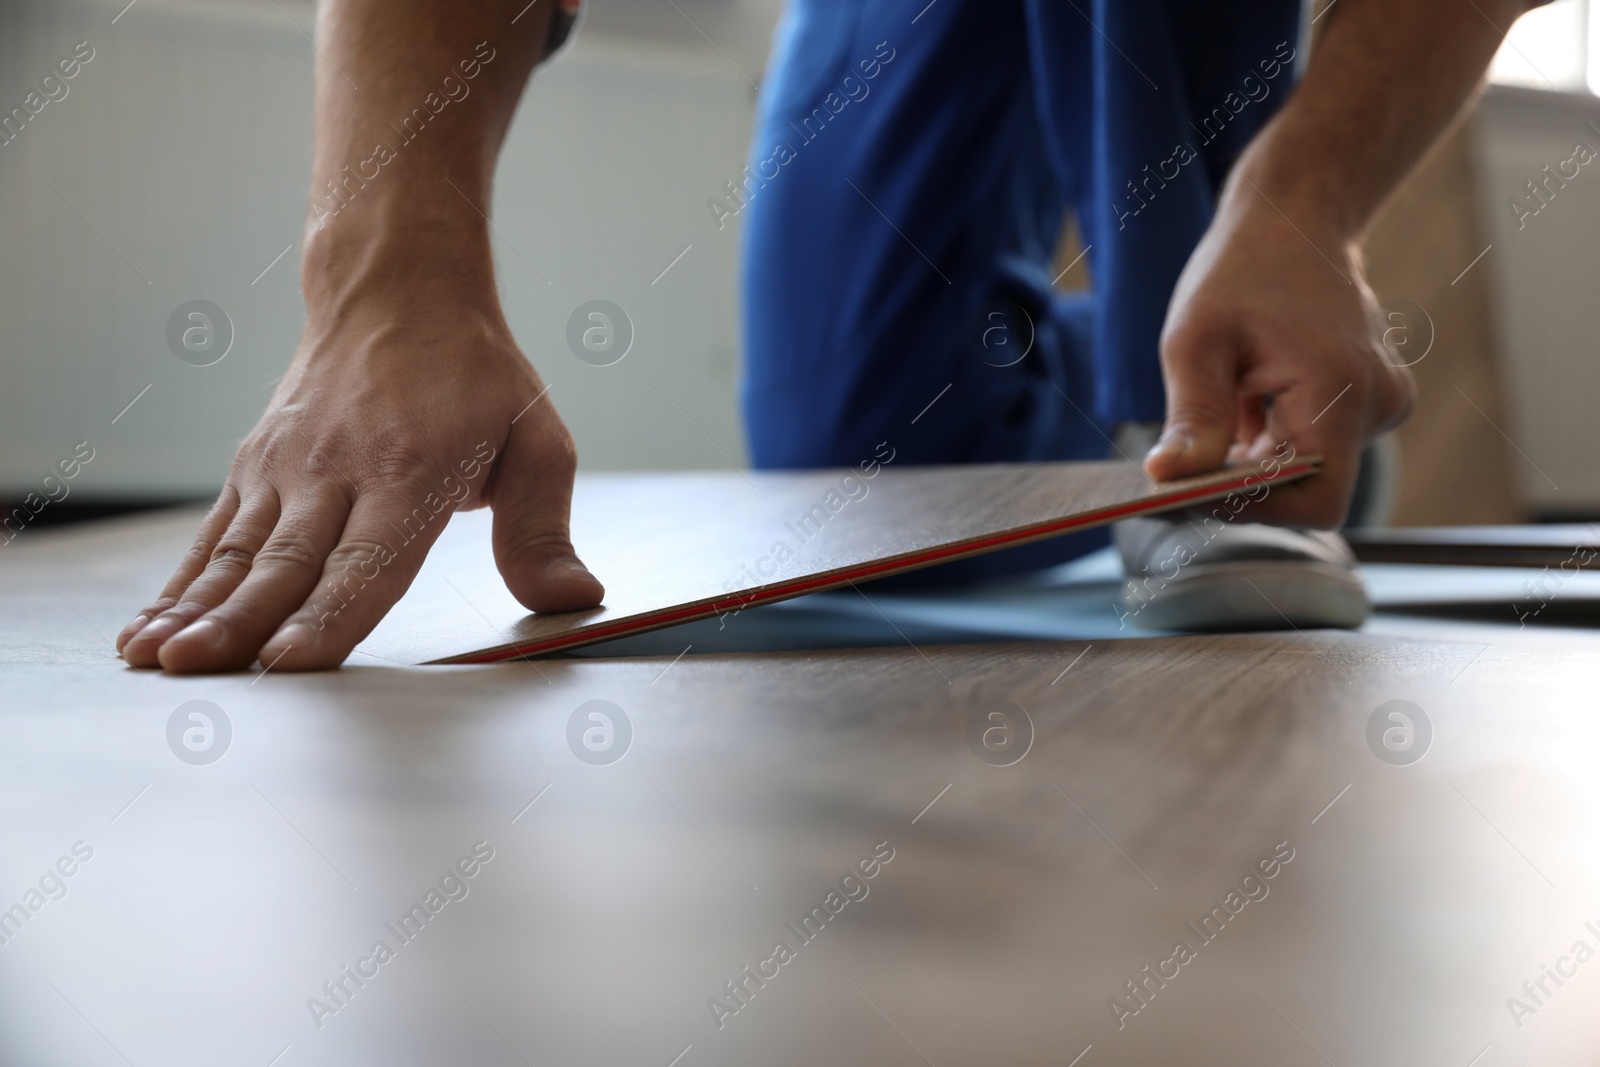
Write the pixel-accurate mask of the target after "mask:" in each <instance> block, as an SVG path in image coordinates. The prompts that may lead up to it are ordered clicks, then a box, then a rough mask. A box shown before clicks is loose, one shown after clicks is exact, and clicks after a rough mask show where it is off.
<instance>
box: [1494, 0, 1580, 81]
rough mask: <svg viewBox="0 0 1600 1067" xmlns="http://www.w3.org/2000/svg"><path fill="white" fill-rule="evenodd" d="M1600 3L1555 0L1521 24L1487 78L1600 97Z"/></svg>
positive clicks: (1516, 27)
mask: <svg viewBox="0 0 1600 1067" xmlns="http://www.w3.org/2000/svg"><path fill="white" fill-rule="evenodd" d="M1596 30H1600V0H1555V3H1552V4H1547V5H1545V6H1544V7H1541V8H1536V9H1534V10H1533V11H1530V12H1528V14H1526V15H1524V16H1522V18H1520V19H1518V20H1517V23H1516V25H1515V26H1513V27H1512V28H1511V32H1510V33H1509V34H1508V35H1507V36H1506V43H1505V44H1504V45H1502V46H1501V48H1500V52H1499V54H1497V55H1496V56H1495V57H1494V63H1493V64H1492V65H1491V66H1490V68H1489V79H1490V80H1491V81H1495V82H1500V83H1502V84H1506V85H1527V86H1531V87H1533V88H1536V89H1558V90H1564V91H1567V92H1593V93H1600V44H1597V42H1595V40H1594V39H1593V37H1592V36H1591V34H1593V33H1594V32H1595V31H1596Z"/></svg>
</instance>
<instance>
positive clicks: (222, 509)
mask: <svg viewBox="0 0 1600 1067" xmlns="http://www.w3.org/2000/svg"><path fill="white" fill-rule="evenodd" d="M488 292H489V293H490V294H491V301H492V293H493V289H492V285H491V287H490V288H489V290H488ZM463 296H464V294H461V293H451V292H443V291H437V290H436V291H433V292H413V293H410V294H408V295H406V296H404V297H402V296H400V295H399V294H397V293H388V294H386V295H384V296H383V297H382V298H381V299H371V298H366V297H356V298H355V299H354V301H353V302H352V303H341V304H340V306H339V307H338V308H337V311H336V313H330V314H329V315H328V317H327V319H326V320H325V324H324V323H318V322H313V325H312V326H311V327H310V328H308V330H307V332H306V336H305V339H304V340H303V341H302V342H301V346H300V350H299V352H298V354H297V355H296V356H295V359H294V362H293V364H292V365H291V367H290V369H289V373H288V374H287V376H285V378H284V379H283V381H282V383H281V384H280V385H279V386H278V389H277V393H276V395H275V396H273V398H272V400H271V402H270V403H269V404H268V406H267V410H266V412H265V413H264V414H263V415H262V417H261V421H260V422H259V423H258V424H257V425H256V428H255V430H254V431H253V432H252V433H251V434H250V436H249V437H248V438H246V440H245V442H244V445H243V446H242V447H241V448H240V450H239V454H238V457H237V458H236V459H235V460H234V464H233V471H232V473H231V474H230V475H229V476H228V480H227V483H226V485H225V486H224V488H223V490H222V495H221V496H220V497H219V498H218V500H217V503H216V506H215V507H213V508H212V510H211V513H210V514H209V515H207V516H206V519H205V521H204V523H203V524H202V525H201V528H200V532H199V534H198V535H197V536H196V538H195V543H194V547H193V548H191V549H190V551H189V553H188V555H186V556H185V557H184V559H183V562H182V563H181V564H180V565H179V567H178V570H177V572H176V573H175V574H174V575H173V576H172V580H171V581H169V582H168V583H167V586H166V588H165V589H163V590H162V592H161V595H160V596H159V597H158V598H157V599H156V600H155V602H154V603H152V604H151V605H150V606H149V607H147V608H146V609H145V610H144V611H143V612H141V613H140V614H139V616H138V617H137V618H135V619H134V621H133V622H131V623H130V624H129V625H128V627H127V628H126V629H125V630H124V631H123V632H122V634H121V635H120V636H119V637H118V640H117V645H118V649H119V651H121V653H122V655H123V657H124V658H125V659H126V660H127V661H128V662H129V663H131V664H133V665H134V666H136V667H155V666H161V667H164V668H166V669H167V670H169V671H183V672H188V671H216V670H229V669H236V668H240V667H244V666H247V665H248V664H249V663H250V662H251V661H252V660H255V659H257V658H259V659H260V661H261V663H262V664H263V665H266V664H272V665H274V667H275V669H277V670H300V669H313V668H321V667H333V666H337V665H338V664H339V663H341V662H342V661H343V660H344V659H345V657H346V656H348V655H349V654H350V650H351V649H352V648H353V647H354V646H355V645H356V643H357V642H359V641H360V640H361V639H362V638H363V637H365V636H366V635H367V634H368V633H369V632H370V631H371V630H372V628H373V627H374V626H376V625H377V623H378V620H379V619H381V618H382V617H383V615H384V614H385V613H386V612H387V611H388V610H389V609H390V608H391V607H393V606H394V603H395V601H397V600H399V599H400V596H401V594H403V593H404V592H405V591H406V588H407V587H408V586H409V585H410V584H411V580H412V579H413V578H414V577H415V576H416V573H417V570H418V568H420V567H421V566H422V560H423V557H424V556H425V555H426V553H427V551H428V549H429V547H430V546H431V545H432V544H433V542H434V541H435V540H436V539H437V538H438V536H439V534H440V532H441V531H442V530H443V529H444V526H445V524H446V523H447V522H448V521H449V518H450V513H451V512H453V511H458V510H465V509H468V508H474V507H481V506H483V505H485V504H488V505H491V506H493V508H494V511H495V516H494V552H495V560H496V562H497V564H498V565H499V568H500V572H501V574H502V576H503V577H504V578H505V582H506V585H507V586H508V587H509V588H510V590H511V591H512V593H514V594H515V595H516V597H517V599H518V600H520V601H521V602H522V603H523V604H524V605H526V606H527V607H528V608H530V609H532V610H534V611H572V610H576V609H579V608H586V607H591V606H593V605H595V604H598V603H599V602H600V599H601V597H602V595H603V593H604V590H603V589H602V587H601V585H600V583H599V582H598V581H597V580H596V579H595V577H594V576H593V575H592V574H590V573H589V571H588V570H587V569H586V568H585V567H584V566H583V564H582V563H581V562H579V560H578V557H577V554H576V553H575V552H574V551H573V548H572V543H571V541H570V540H569V538H568V533H567V519H568V507H569V502H570V499H571V493H572V479H573V472H574V469H575V466H576V453H575V451H574V449H573V445H572V438H571V437H570V436H569V435H568V433H567V429H566V427H565V426H564V425H563V424H562V422H561V418H560V416H559V415H557V414H556V410H555V407H554V406H553V405H552V404H551V402H550V398H549V397H548V396H545V395H544V386H543V384H542V383H541V382H540V380H539V376H538V374H537V373H536V372H535V371H534V369H533V367H532V366H531V365H530V364H529V363H528V361H527V360H526V359H525V358H524V357H523V355H522V353H521V352H520V351H518V349H517V346H516V344H515V342H514V341H513V340H512V339H511V335H510V332H509V330H508V329H507V328H506V324H505V322H504V320H503V319H502V318H501V316H500V313H499V310H498V308H497V307H494V306H483V305H484V304H485V301H484V300H482V299H479V300H477V301H471V302H469V301H467V300H464V299H462V297H463Z"/></svg>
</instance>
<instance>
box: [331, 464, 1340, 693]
mask: <svg viewBox="0 0 1600 1067" xmlns="http://www.w3.org/2000/svg"><path fill="white" fill-rule="evenodd" d="M1319 463H1320V460H1319V459H1318V457H1301V458H1299V459H1297V460H1295V461H1293V462H1291V463H1289V464H1286V465H1281V466H1275V469H1273V470H1272V471H1271V473H1268V472H1267V471H1266V470H1264V469H1263V468H1260V467H1237V468H1232V469H1228V470H1223V471H1218V472H1214V473H1211V474H1207V475H1203V476H1201V477H1197V478H1190V479H1186V480H1184V481H1178V482H1170V483H1166V484H1161V485H1157V484H1156V483H1153V482H1151V481H1150V480H1149V479H1147V478H1146V477H1145V476H1144V474H1143V472H1142V471H1140V470H1139V468H1138V467H1136V466H1135V465H1133V464H1131V463H1127V462H1123V461H1108V462H1103V463H1026V464H995V465H967V466H960V467H906V468H893V467H887V466H882V467H878V468H877V469H876V470H875V471H874V475H873V476H872V477H870V478H869V477H867V476H866V475H865V474H864V472H862V471H859V470H834V471H811V472H802V473H749V474H746V473H743V472H732V471H730V472H713V473H706V472H693V473H673V474H662V473H652V474H615V475H612V474H596V475H586V476H584V477H582V478H580V479H579V481H578V487H577V491H576V494H575V496H574V500H573V541H574V543H575V544H576V545H577V548H578V552H579V554H580V555H582V556H583V558H584V560H585V562H586V563H588V565H589V567H590V569H591V570H593V571H594V572H595V574H596V575H598V576H599V577H600V579H601V581H602V582H604V583H605V584H606V587H607V591H608V592H607V597H606V602H605V604H604V605H603V606H602V607H600V608H597V609H594V610H591V611H582V612H573V613H569V614H562V615H530V614H529V613H528V611H527V610H526V609H525V608H523V607H522V606H521V605H520V604H518V603H517V601H516V600H515V599H514V598H513V597H512V596H511V594H510V593H509V592H508V591H507V590H506V589H505V585H504V583H503V582H502V581H501V579H500V576H499V574H498V572H497V571H496V570H495V567H494V561H493V559H492V558H491V556H490V553H489V529H488V528H489V523H490V517H489V516H488V515H487V514H485V513H482V512H469V513H466V514H462V515H457V516H456V517H455V518H454V519H453V520H452V521H451V524H450V527H449V528H448V529H447V530H446V531H445V533H444V535H443V537H442V538H441V539H440V541H439V543H438V544H437V545H436V546H435V547H434V549H433V552H432V554H431V555H430V556H429V559H428V562H427V563H426V564H425V565H424V567H423V570H422V573H421V574H420V575H419V576H418V578H417V581H416V583H415V584H414V585H413V586H412V589H411V590H410V592H408V593H407V594H406V596H405V598H404V599H402V600H401V602H400V604H399V605H398V606H397V607H396V608H395V610H394V611H393V612H392V613H391V614H390V615H389V617H388V618H387V619H385V620H384V622H383V623H382V624H380V625H379V627H378V629H377V630H375V631H374V632H373V634H372V635H371V636H370V637H369V638H368V639H367V640H366V641H365V642H363V644H362V645H361V646H360V649H361V651H363V652H365V653H368V654H370V655H374V656H378V657H380V658H383V659H387V660H392V661H395V662H401V663H482V662H490V661H494V660H503V659H512V658H518V657H523V656H531V655H541V654H546V653H550V652H558V651H562V650H565V649H571V648H577V647H580V646H582V645H587V644H592V643H594V642H597V641H604V640H607V639H610V638H614V637H622V636H626V635H630V634H636V633H643V632H645V631H648V630H653V629H657V628H660V627H664V626H670V625H673V624H676V623H681V622H689V621H692V620H694V619H703V618H710V617H712V616H717V615H727V614H732V613H736V612H738V611H741V610H743V609H745V608H749V607H753V606H755V605H758V604H767V603H773V602H775V601H779V600H786V599H788V598H790V597H796V596H800V595H802V594H805V593H812V592H818V591H821V590H824V589H834V588H839V587H841V586H847V585H850V584H852V583H856V582H861V581H867V580H870V579H874V578H882V577H887V576H889V575H893V574H899V573H903V572H906V571H911V570H916V569H918V568H921V567H927V566H932V565H935V564H939V563H947V562H951V561H954V560H959V559H964V558H967V557H970V556H975V555H980V554H983V553H987V552H993V551H997V550H999V549H1003V548H1010V547H1013V546H1017V545H1023V544H1027V543H1030V542H1034V541H1039V540H1042V539H1045V538H1050V537H1057V536H1061V535H1062V534H1066V533H1072V532H1074V531H1078V530H1087V529H1090V528H1092V527H1095V526H1101V525H1105V524H1107V523H1110V522H1114V521H1116V520H1118V519H1123V518H1129V517H1132V516H1135V515H1143V514H1149V513H1153V512H1158V511H1163V510H1169V509H1172V508H1176V507H1182V506H1186V505H1197V504H1201V503H1204V502H1207V501H1211V500H1218V499H1221V498H1224V497H1226V496H1228V494H1230V493H1241V492H1242V491H1246V490H1248V492H1249V493H1251V494H1253V495H1257V496H1259V495H1260V492H1261V491H1262V488H1261V487H1262V486H1263V485H1265V484H1267V483H1272V484H1277V483H1283V482H1287V481H1292V480H1295V479H1298V478H1301V477H1304V476H1306V475H1307V474H1309V473H1311V472H1313V471H1314V470H1315V469H1316V468H1317V466H1318V465H1319ZM1266 491H1270V488H1268V489H1267V490H1266ZM1235 499H1241V498H1240V497H1236V498H1235ZM354 595H359V591H356V592H355V593H354Z"/></svg>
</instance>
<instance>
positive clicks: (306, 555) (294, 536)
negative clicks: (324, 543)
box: [255, 533, 321, 570]
mask: <svg viewBox="0 0 1600 1067" xmlns="http://www.w3.org/2000/svg"><path fill="white" fill-rule="evenodd" d="M255 558H256V562H257V563H271V564H275V565H278V566H284V567H292V568H295V569H298V570H316V569H318V567H319V565H320V563H321V558H320V556H319V555H318V553H317V546H316V545H315V544H314V543H313V542H312V540H311V538H310V537H308V536H306V535H305V534H301V533H275V534H273V535H272V536H271V537H269V538H268V539H267V543H266V544H264V545H262V546H261V550H260V551H259V552H257V553H256V557H255Z"/></svg>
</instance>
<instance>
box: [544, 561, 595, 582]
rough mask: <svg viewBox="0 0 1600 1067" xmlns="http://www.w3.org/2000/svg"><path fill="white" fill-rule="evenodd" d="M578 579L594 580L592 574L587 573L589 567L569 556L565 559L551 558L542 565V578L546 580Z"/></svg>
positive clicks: (569, 580) (568, 580) (565, 580)
mask: <svg viewBox="0 0 1600 1067" xmlns="http://www.w3.org/2000/svg"><path fill="white" fill-rule="evenodd" d="M578 579H586V580H588V581H593V580H594V575H593V574H591V573H589V568H588V567H585V566H584V565H583V564H582V563H580V562H578V561H577V560H575V559H572V558H570V557H568V558H566V559H553V560H551V561H550V562H549V563H546V564H545V565H544V580H545V581H547V582H571V581H575V580H578Z"/></svg>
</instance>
